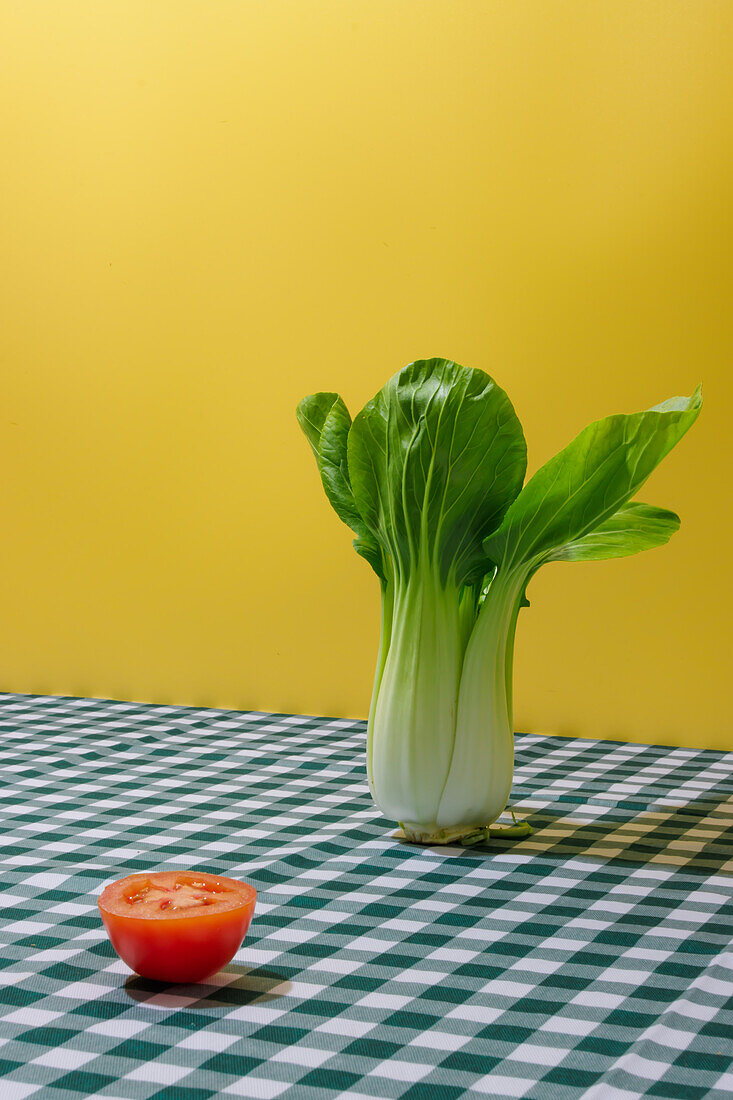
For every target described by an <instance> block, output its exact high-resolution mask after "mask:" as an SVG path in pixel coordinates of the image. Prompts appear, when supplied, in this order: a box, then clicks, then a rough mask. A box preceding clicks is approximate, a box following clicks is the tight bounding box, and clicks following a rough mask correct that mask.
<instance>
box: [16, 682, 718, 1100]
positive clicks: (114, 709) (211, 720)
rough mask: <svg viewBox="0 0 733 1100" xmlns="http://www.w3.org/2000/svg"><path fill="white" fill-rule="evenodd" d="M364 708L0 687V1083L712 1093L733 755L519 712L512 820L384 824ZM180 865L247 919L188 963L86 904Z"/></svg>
mask: <svg viewBox="0 0 733 1100" xmlns="http://www.w3.org/2000/svg"><path fill="white" fill-rule="evenodd" d="M364 740H365V732H364V723H362V722H349V721H335V720H331V719H316V718H305V717H300V716H292V715H280V714H261V713H244V714H243V713H238V712H233V711H222V710H196V709H192V708H185V707H171V706H143V705H140V704H135V703H119V702H109V701H100V700H93V699H73V698H49V697H45V696H42V697H39V696H21V695H2V696H0V741H1V743H2V757H3V759H2V771H1V774H2V776H3V780H4V784H3V788H2V790H1V792H0V821H1V822H2V854H3V856H4V870H3V874H2V878H1V879H0V890H1V891H2V893H1V895H0V896H1V897H2V916H3V918H4V920H3V925H2V933H1V938H0V942H1V943H2V945H3V946H2V950H1V951H0V975H2V977H3V978H4V981H1V980H0V1016H1V1018H0V1077H1V1078H2V1079H1V1080H0V1097H2V1100H21V1098H24V1097H27V1096H33V1095H35V1096H37V1097H38V1100H73V1098H74V1097H82V1096H83V1097H87V1096H95V1097H96V1096H99V1097H107V1098H108V1100H111V1098H117V1100H122V1098H126V1100H152V1098H155V1100H208V1098H210V1097H218V1096H222V1097H248V1098H253V1100H257V1098H262V1100H269V1098H271V1097H282V1098H283V1100H331V1098H334V1097H337V1096H343V1097H350V1098H351V1100H359V1098H360V1097H362V1098H363V1097H384V1098H387V1100H390V1098H394V1100H396V1098H400V1100H453V1098H454V1097H462V1096H467V1097H476V1098H478V1097H492V1098H494V1100H506V1098H509V1097H529V1098H532V1100H548V1098H554V1097H558V1098H565V1100H572V1098H575V1097H587V1098H589V1100H631V1098H633V1097H638V1096H649V1097H667V1098H680V1100H683V1098H684V1100H688V1098H697V1097H708V1096H709V1097H713V1098H720V1100H722V1098H723V1097H726V1098H729V1097H730V1096H731V1094H732V1092H733V1072H731V1065H730V1058H731V1048H732V1046H733V1043H732V1041H731V1040H732V1039H733V954H731V953H730V952H729V950H728V948H729V937H730V929H731V914H732V913H733V878H732V877H731V872H732V871H733V848H732V847H731V836H732V834H733V805H732V799H733V754H729V755H726V754H725V753H720V752H704V751H699V750H692V749H665V748H659V747H656V748H655V747H649V746H646V745H628V744H622V743H619V742H609V741H605V742H598V741H586V740H569V739H566V738H559V737H538V736H518V738H517V769H516V779H515V786H514V793H513V805H514V807H515V809H516V811H517V813H518V816H520V817H522V818H526V819H528V820H529V821H530V822H531V823H532V824H533V825H534V827H535V833H534V835H533V836H531V837H529V838H528V839H526V840H522V841H518V842H517V841H514V842H512V841H509V840H501V841H500V840H496V841H492V842H491V844H490V846H488V847H483V848H479V849H477V848H471V849H466V850H464V849H461V848H459V847H444V848H432V849H424V848H417V847H412V846H410V845H406V844H402V843H399V842H398V841H396V840H394V839H393V838H392V836H391V832H392V830H393V828H394V825H393V824H392V823H388V822H386V821H385V820H384V819H383V818H382V817H381V815H380V814H379V812H378V811H377V810H376V809H375V808H374V806H373V805H372V803H371V801H370V799H369V795H368V792H367V787H366V782H365V775H364ZM161 867H167V868H177V867H180V868H186V867H203V868H205V869H206V870H209V871H212V872H215V873H221V874H225V875H231V876H233V877H235V878H237V877H241V878H246V879H248V880H250V881H251V882H252V883H254V885H255V886H256V887H257V889H258V891H259V900H258V905H257V910H256V913H255V918H254V921H253V924H252V927H251V929H250V932H249V934H248V936H247V939H246V940H245V943H244V945H243V947H242V949H241V951H240V952H239V954H238V955H237V956H236V958H235V960H234V962H233V963H232V964H230V965H229V967H228V968H227V969H226V970H225V971H224V972H222V973H221V974H218V975H217V976H216V977H215V978H213V979H211V980H210V981H209V982H207V983H206V984H201V985H195V986H193V985H192V986H173V987H166V986H163V985H160V984H157V983H155V982H150V981H145V980H143V979H141V978H137V977H135V976H131V975H130V972H129V971H128V970H127V968H126V967H125V966H124V964H123V963H122V962H120V961H119V960H118V959H117V958H116V956H115V955H114V954H113V952H112V948H111V946H110V944H109V942H108V941H107V939H106V936H105V934H104V932H103V929H102V926H101V923H100V920H99V917H98V913H97V909H96V904H95V899H96V896H97V895H98V894H99V893H100V891H101V889H102V887H103V886H104V885H105V884H106V883H107V882H109V881H110V880H112V879H115V878H119V877H121V876H123V875H126V874H129V873H131V872H133V871H144V870H147V869H151V868H161Z"/></svg>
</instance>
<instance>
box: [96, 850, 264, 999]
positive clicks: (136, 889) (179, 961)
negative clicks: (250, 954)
mask: <svg viewBox="0 0 733 1100" xmlns="http://www.w3.org/2000/svg"><path fill="white" fill-rule="evenodd" d="M256 898H257V891H256V890H255V888H254V886H250V885H249V884H248V883H246V882H237V881H236V879H233V878H222V877H220V876H219V875H209V874H207V873H206V872H204V871H201V872H199V871H155V872H154V873H152V874H141V875H129V876H128V877H127V878H121V879H118V881H117V882H112V883H110V885H109V886H107V887H106V888H105V889H104V891H103V892H102V895H101V897H100V898H99V899H98V905H99V909H100V912H101V914H102V920H103V922H104V927H105V928H106V929H107V934H108V935H109V938H110V939H111V941H112V946H113V947H114V949H115V951H116V952H117V954H118V955H119V956H120V958H121V959H123V960H124V961H125V962H126V963H127V965H128V966H129V967H131V968H132V969H133V970H135V971H136V972H137V973H138V974H141V975H142V976H143V977H144V978H157V979H158V981H162V982H199V981H201V980H202V979H203V978H208V977H209V976H210V975H211V974H215V973H216V971H217V970H220V969H221V968H222V966H224V965H226V963H228V962H229V960H230V959H232V958H233V957H234V955H235V954H236V952H237V950H238V948H239V946H240V944H241V942H242V940H243V939H244V937H245V935H246V932H247V929H248V928H249V922H250V921H251V920H252V914H253V913H254V908H255V900H256Z"/></svg>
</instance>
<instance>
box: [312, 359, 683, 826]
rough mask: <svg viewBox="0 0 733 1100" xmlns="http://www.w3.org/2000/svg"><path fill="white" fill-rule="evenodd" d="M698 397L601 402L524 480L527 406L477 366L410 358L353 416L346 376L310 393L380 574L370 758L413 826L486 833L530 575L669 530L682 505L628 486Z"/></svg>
mask: <svg viewBox="0 0 733 1100" xmlns="http://www.w3.org/2000/svg"><path fill="white" fill-rule="evenodd" d="M701 403H702V399H701V396H700V391H699V389H698V390H696V391H695V393H694V394H693V395H692V396H691V397H674V398H671V399H670V400H669V401H665V402H663V403H662V404H661V405H656V406H654V408H652V409H649V410H647V411H646V412H639V413H634V414H632V415H617V416H609V417H606V418H605V419H603V420H598V421H596V422H595V423H593V424H591V425H589V427H587V428H586V429H585V430H584V431H582V432H581V433H580V435H579V436H577V438H576V439H574V440H573V441H572V442H571V443H569V444H568V446H567V447H565V449H564V450H562V451H560V453H559V454H557V455H555V457H554V458H552V459H550V461H549V462H547V463H546V464H545V465H544V466H542V467H541V469H539V470H538V471H537V473H536V474H534V476H533V477H531V478H530V479H529V481H527V483H526V484H524V478H525V473H526V466H527V448H526V444H525V440H524V434H523V432H522V427H521V424H520V423H519V420H518V418H517V415H516V413H515V411H514V408H513V406H512V404H511V402H510V400H509V398H508V397H507V395H506V393H505V392H504V391H503V390H502V389H500V388H499V386H497V384H496V383H495V382H494V381H493V379H492V378H490V377H489V376H488V375H487V374H485V373H484V372H483V371H480V370H474V369H469V368H466V367H462V366H459V365H458V364H457V363H454V362H452V361H451V360H448V359H426V360H420V361H418V362H415V363H411V364H410V365H409V366H407V367H405V368H404V369H403V370H401V371H400V372H399V373H398V374H396V375H395V376H394V377H393V378H391V379H390V380H389V382H387V384H386V385H385V386H384V387H383V389H381V390H380V392H379V393H378V394H377V395H376V397H374V398H373V399H372V400H371V401H369V402H368V404H367V405H366V406H365V407H364V408H363V409H362V410H361V412H360V413H358V415H357V416H356V417H355V419H354V421H353V423H352V420H351V417H350V415H349V412H348V410H347V408H346V405H345V404H344V402H343V400H342V399H341V398H340V397H339V396H338V394H336V393H316V394H313V395H311V396H309V397H306V398H304V399H303V400H302V401H301V402H300V404H299V406H298V410H297V416H298V421H299V423H300V425H301V427H302V429H303V431H304V432H305V435H306V437H307V439H308V441H309V443H310V445H311V448H312V450H313V452H314V454H315V457H316V461H317V464H318V469H319V471H320V475H321V480H322V483H323V488H324V490H325V492H326V495H327V497H328V499H329V501H330V502H331V504H332V506H333V508H334V509H335V511H336V513H337V515H338V516H339V518H340V519H342V520H343V521H344V523H346V524H347V525H348V526H349V527H350V528H351V530H352V531H353V532H354V534H355V535H356V538H355V540H354V547H355V549H356V551H357V553H359V554H360V555H361V556H362V557H363V558H365V559H366V561H367V562H368V563H369V565H370V566H371V567H372V569H373V570H374V572H375V573H376V574H377V576H378V578H379V582H380V586H381V596H382V621H381V640H380V645H379V655H378V660H377V670H376V676H375V680H374V691H373V696H372V703H371V709H370V714H369V722H368V732H367V773H368V777H369V787H370V790H371V793H372V796H373V798H374V801H375V802H376V804H377V806H379V808H380V809H381V810H382V812H383V813H384V814H385V815H386V816H387V817H389V818H392V819H393V820H395V821H397V822H399V823H400V825H401V827H402V829H403V831H404V834H405V836H406V837H407V838H408V839H410V840H415V841H418V842H422V843H437V842H447V841H451V840H453V841H462V842H464V843H470V842H474V841H476V840H477V839H482V838H484V837H485V836H487V835H488V827H489V826H490V825H491V823H492V822H494V821H495V820H496V819H497V817H498V816H499V814H500V813H501V812H502V810H504V808H505V807H506V804H507V800H508V798H509V793H510V789H511V784H512V771H513V762H514V756H513V754H514V749H513V725H512V655H513V649H514V633H515V629H516V625H517V617H518V614H519V611H520V609H521V608H522V607H523V606H526V605H527V600H526V595H525V593H526V588H527V584H528V582H529V581H530V579H531V578H532V576H533V575H534V573H536V571H537V570H538V569H539V567H540V566H541V565H544V564H545V563H546V562H550V561H594V560H601V559H603V558H614V557H621V556H624V555H626V554H634V553H637V552H638V551H640V550H646V549H649V548H651V547H654V546H661V545H662V544H663V543H665V542H667V541H668V540H669V538H670V537H671V536H672V534H673V533H674V532H675V531H676V530H677V529H678V527H679V519H678V517H677V516H676V515H675V514H674V512H670V511H667V510H666V509H663V508H655V507H652V506H651V505H647V504H640V503H637V502H631V497H632V496H634V494H635V493H636V492H637V490H638V489H640V488H641V486H642V485H643V484H644V482H645V481H646V479H647V478H648V477H649V475H650V474H651V472H652V470H654V468H655V467H656V466H657V465H658V463H659V462H661V460H662V459H663V458H664V456H665V455H666V454H667V453H668V451H670V450H671V448H672V447H674V446H675V444H676V443H677V442H679V440H680V439H681V438H682V436H683V435H684V434H685V432H686V431H687V429H688V428H689V427H690V426H691V424H692V423H693V422H694V420H695V419H696V417H697V415H698V413H699V411H700V406H701Z"/></svg>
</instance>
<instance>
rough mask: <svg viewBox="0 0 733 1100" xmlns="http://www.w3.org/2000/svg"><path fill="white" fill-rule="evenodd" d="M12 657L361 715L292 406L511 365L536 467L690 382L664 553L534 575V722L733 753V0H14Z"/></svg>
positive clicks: (9, 306)
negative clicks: (399, 378)
mask: <svg viewBox="0 0 733 1100" xmlns="http://www.w3.org/2000/svg"><path fill="white" fill-rule="evenodd" d="M0 43H1V45H0V52H1V54H2V56H1V57H0V104H1V107H0V110H1V113H2V117H1V118H0V150H1V153H0V196H1V197H0V249H1V255H2V265H1V275H0V278H2V281H3V286H2V288H1V292H0V314H1V317H0V363H1V372H0V386H1V390H0V472H1V484H2V507H1V515H2V526H1V528H0V530H1V534H0V562H1V563H2V564H1V568H0V621H1V628H0V688H2V689H4V690H10V691H18V692H40V693H49V694H69V695H101V696H112V697H118V698H131V699H140V700H153V701H158V702H169V701H177V702H181V703H193V704H202V705H217V706H226V707H234V708H258V709H265V708H267V709H276V710H284V711H301V712H310V713H327V714H332V715H348V716H363V715H365V714H366V711H367V707H368V701H369V694H370V690H371V677H372V668H373V662H374V659H375V653H376V641H377V629H378V594H377V587H376V582H375V581H374V579H373V577H372V575H371V572H370V570H369V569H368V567H367V566H366V565H365V564H364V563H363V562H361V561H360V560H359V559H358V558H357V557H356V555H355V554H354V553H353V551H352V550H351V546H350V536H349V533H348V532H347V530H346V529H345V528H343V527H342V526H341V525H340V524H339V521H338V520H337V519H336V517H335V516H334V515H333V514H332V513H331V511H330V509H329V507H328V505H327V503H326V501H325V498H324V497H323V493H322V491H321V487H320V484H319V481H318V478H317V475H316V471H315V466H314V464H313V461H312V458H311V455H310V452H309V450H308V448H307V445H306V443H305V441H304V439H303V438H302V437H301V436H300V433H299V431H298V429H297V426H296V422H295V418H294V415H293V410H294V406H295V404H296V402H297V400H298V399H299V398H300V397H301V396H302V395H303V394H305V393H307V392H311V391H313V390H315V389H330V388H334V389H339V390H341V391H342V393H343V394H344V396H345V398H346V400H347V402H348V404H349V405H350V407H351V408H352V411H356V410H357V409H358V408H360V407H361V405H362V404H363V403H364V402H365V401H366V400H367V399H368V398H369V397H370V396H372V394H373V393H374V392H375V391H376V390H377V389H378V388H379V387H380V386H381V385H382V383H383V382H384V381H386V379H387V377H388V376H389V375H391V374H392V373H393V372H394V371H396V370H397V369H399V368H400V367H401V366H403V365H404V364H405V363H407V362H409V361H410V360H412V359H415V358H418V357H422V356H430V355H446V356H450V357H452V358H455V359H457V360H458V361H459V362H463V363H465V364H467V365H470V366H476V367H482V368H484V369H486V370H488V371H490V372H491V373H493V374H494V375H495V377H496V378H497V380H498V381H499V383H500V384H501V385H502V386H504V388H506V389H507V390H508V391H509V394H510V395H511V397H512V399H513V401H514V403H515V406H516V408H517V411H518V413H519V416H520V418H521V420H522V421H523V424H524V427H525V432H526V435H527V438H528V441H529V448H530V469H531V470H533V469H535V468H536V467H537V465H538V464H540V463H541V462H542V461H544V460H545V459H546V458H548V457H549V456H550V455H551V454H552V453H554V452H555V451H556V450H557V449H558V448H560V447H561V446H563V445H564V444H565V443H566V442H567V441H568V440H569V439H570V438H571V437H572V436H574V435H575V434H576V433H577V432H578V431H579V430H580V429H581V428H582V427H584V426H585V425H586V423H588V422H589V421H590V420H593V419H596V418H597V417H599V416H603V415H606V414H608V413H611V412H618V411H635V410H636V409H639V408H643V407H647V406H649V405H651V404H654V403H656V402H657V401H659V400H661V399H663V398H665V397H667V396H670V395H672V394H677V393H689V392H691V390H692V388H693V387H694V386H695V384H696V383H697V382H698V381H699V380H702V381H703V383H704V387H705V397H706V407H705V409H704V411H703V415H702V416H701V418H700V420H699V421H698V423H697V425H696V426H695V428H694V429H693V431H692V432H691V433H690V435H689V436H688V437H687V438H686V439H685V440H684V441H683V443H682V444H681V445H680V447H679V448H678V449H677V451H675V452H674V453H673V454H672V455H671V456H670V457H669V458H668V459H667V460H666V462H665V463H664V465H663V466H662V467H661V468H660V470H659V471H657V472H656V473H655V474H654V476H653V478H652V479H651V481H650V483H649V485H648V486H647V487H646V489H645V490H644V492H643V494H642V495H641V498H642V499H644V500H647V501H649V502H651V503H653V504H659V505H665V506H670V507H673V508H675V509H676V510H678V511H679V512H680V513H681V515H682V518H683V527H682V531H681V532H680V534H679V535H677V536H676V537H675V539H674V540H673V542H672V543H671V544H670V546H668V547H666V548H665V549H663V550H658V551H655V552H653V553H650V554H648V555H645V556H644V555H643V556H641V557H637V558H629V559H626V560H621V561H616V562H609V563H607V564H590V565H574V566H569V565H556V566H552V567H548V568H547V569H545V570H544V571H543V572H542V573H541V574H540V575H539V577H538V578H537V579H536V580H535V581H534V582H533V584H532V587H531V590H530V597H531V600H532V608H531V610H530V611H528V612H525V613H524V614H523V621H522V622H521V624H520V631H519V639H518V652H517V659H516V688H517V707H516V713H517V726H518V728H520V729H532V730H538V731H553V732H559V733H563V734H581V735H590V736H594V737H596V736H608V737H614V738H622V739H630V740H644V741H656V742H660V743H670V744H671V743H675V744H687V745H701V746H711V747H728V748H733V732H732V731H731V723H730V719H731V710H732V708H731V703H730V692H731V671H730V656H731V644H730V643H731V635H730V622H731V612H732V611H733V608H732V607H731V586H730V570H729V564H730V556H731V555H730V547H731V543H732V540H731V536H732V535H733V531H732V526H733V524H732V522H731V513H732V512H733V507H732V506H731V485H732V484H733V479H732V477H731V475H732V474H733V470H731V443H730V439H731V431H732V427H731V425H732V424H733V421H731V403H732V402H731V397H732V395H731V349H732V346H733V341H732V340H731V336H732V335H733V327H732V323H731V292H732V290H733V274H732V272H731V256H732V255H733V231H732V221H731V183H732V177H733V152H732V148H731V146H732V134H733V79H732V78H731V67H730V57H731V51H732V50H733V5H731V4H730V3H728V2H726V0H721V2H720V3H716V2H712V0H711V2H694V0H692V2H675V0H665V2H663V3H659V2H653V0H647V2H646V3H643V4H640V3H638V0H628V2H626V0H595V2H593V3H585V2H581V0H568V2H564V0H495V2H481V0H478V2H477V0H414V2H412V0H287V2H286V0H236V2H231V0H217V2H211V0H198V2H197V0H156V2H154V3H150V0H124V2H123V0H106V2H105V3H99V0H94V2H89V0H75V2H74V3H73V4H68V3H63V2H61V0H49V2H44V3H37V2H34V0H19V2H17V3H15V2H12V0H4V3H3V4H2V7H0Z"/></svg>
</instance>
